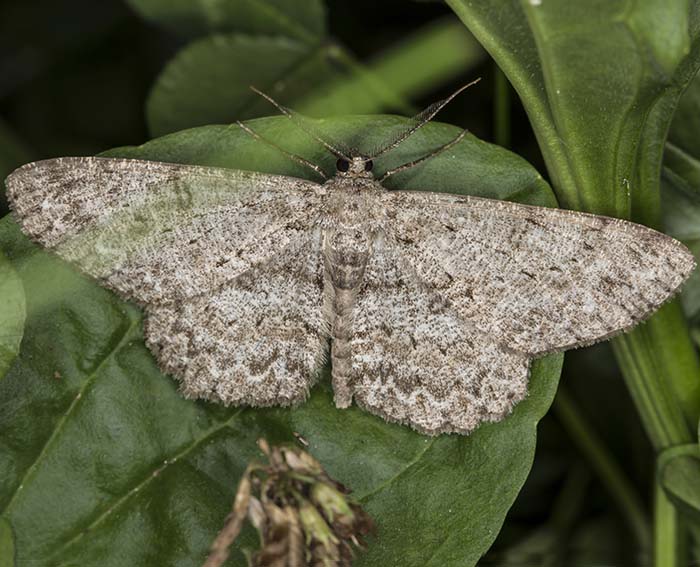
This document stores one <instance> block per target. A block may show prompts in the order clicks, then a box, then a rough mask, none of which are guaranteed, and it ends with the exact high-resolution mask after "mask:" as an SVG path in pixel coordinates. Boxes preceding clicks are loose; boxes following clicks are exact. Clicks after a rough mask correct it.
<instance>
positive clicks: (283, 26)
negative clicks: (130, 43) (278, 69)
mask: <svg viewBox="0 0 700 567" xmlns="http://www.w3.org/2000/svg"><path fill="white" fill-rule="evenodd" d="M127 2H128V3H129V5H131V7H132V8H133V9H134V10H136V11H137V12H138V13H139V14H141V16H143V17H144V18H146V19H148V20H151V21H153V22H156V23H158V24H161V25H163V26H165V27H168V28H170V29H173V30H175V31H176V32H178V33H180V34H183V35H187V36H195V35H203V34H207V33H211V32H230V31H236V32H242V33H251V34H265V35H283V36H286V37H292V38H296V39H299V40H302V41H307V42H311V41H314V40H315V39H318V38H319V37H321V35H322V34H323V33H324V31H325V7H324V4H323V2H322V1H321V0H208V1H207V2H192V1H191V0H127Z"/></svg>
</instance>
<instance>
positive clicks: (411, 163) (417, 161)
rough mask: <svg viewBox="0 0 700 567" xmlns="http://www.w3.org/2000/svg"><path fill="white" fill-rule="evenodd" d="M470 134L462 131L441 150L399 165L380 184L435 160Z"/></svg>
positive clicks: (386, 174) (381, 179) (385, 175)
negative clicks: (402, 172) (400, 173)
mask: <svg viewBox="0 0 700 567" xmlns="http://www.w3.org/2000/svg"><path fill="white" fill-rule="evenodd" d="M468 133H469V130H466V129H465V130H462V131H461V132H460V133H459V134H458V135H457V136H455V137H454V138H453V139H452V140H450V141H449V142H447V143H446V144H444V145H442V146H440V147H439V148H437V149H435V150H433V151H432V152H430V153H429V154H428V155H425V156H423V157H421V158H418V159H414V160H413V161H409V162H408V163H404V164H403V165H399V166H398V167H395V168H394V169H390V170H389V171H387V172H386V173H385V174H384V175H382V176H381V177H380V178H379V182H380V183H382V182H383V181H384V180H385V179H387V178H388V177H391V176H392V175H394V174H396V173H399V172H400V171H405V170H407V169H410V168H411V167H414V166H416V165H418V164H420V163H423V162H424V161H427V160H429V159H432V158H434V157H435V156H436V155H438V154H441V153H442V152H444V151H445V150H449V149H450V148H451V147H452V146H454V145H455V144H457V143H459V142H461V141H462V138H464V136H466V135H467V134H468Z"/></svg>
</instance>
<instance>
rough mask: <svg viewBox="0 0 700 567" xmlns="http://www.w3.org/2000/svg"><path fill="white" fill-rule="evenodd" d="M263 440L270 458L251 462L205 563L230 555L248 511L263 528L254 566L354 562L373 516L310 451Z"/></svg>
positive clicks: (211, 565)
mask: <svg viewBox="0 0 700 567" xmlns="http://www.w3.org/2000/svg"><path fill="white" fill-rule="evenodd" d="M258 445H259V447H260V449H261V450H262V452H263V453H264V454H265V456H266V457H267V460H268V463H267V464H262V463H251V464H250V465H248V468H247V469H246V471H245V473H244V474H243V478H242V479H241V481H240V483H239V485H238V491H237V493H236V498H235V500H234V503H233V509H232V511H231V513H230V514H229V515H228V517H227V518H226V523H225V525H224V527H223V529H222V530H221V532H220V533H219V535H218V536H217V537H216V539H215V540H214V543H213V544H212V547H211V552H210V554H209V557H208V559H207V561H206V563H205V564H204V567H218V566H220V565H222V564H223V563H224V561H226V558H227V557H228V554H229V552H228V550H229V547H230V545H231V544H232V543H233V541H234V540H235V539H236V537H237V536H238V533H239V532H240V530H241V527H242V526H243V522H244V521H245V519H246V517H247V518H248V519H249V520H250V522H251V523H252V524H253V526H254V527H255V528H256V529H257V530H258V532H259V533H260V550H259V551H257V552H256V553H255V554H253V555H252V556H251V558H250V565H251V567H305V566H309V567H339V566H340V567H343V566H349V565H350V564H351V561H352V558H353V547H357V548H363V547H364V541H363V537H364V536H365V535H367V534H368V533H369V532H370V531H372V529H373V523H372V520H371V518H370V517H369V516H368V515H367V514H366V513H365V512H364V510H362V508H360V506H359V505H358V504H356V503H355V502H352V501H351V500H349V499H348V496H347V495H348V494H349V492H350V491H349V490H348V489H347V488H345V487H344V486H343V485H342V484H340V483H339V482H337V481H335V480H333V479H332V478H331V477H330V476H328V474H327V473H326V471H325V470H324V469H323V467H322V466H321V463H319V462H318V461H317V460H316V459H314V458H313V457H312V456H311V455H310V454H309V453H307V452H305V451H303V450H301V449H299V448H292V447H270V446H269V445H268V443H267V442H266V441H265V440H264V439H261V440H259V441H258Z"/></svg>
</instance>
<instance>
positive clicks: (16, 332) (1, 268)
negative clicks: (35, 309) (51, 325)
mask: <svg viewBox="0 0 700 567" xmlns="http://www.w3.org/2000/svg"><path fill="white" fill-rule="evenodd" d="M25 316H26V314H25V305H24V289H23V288H22V282H21V280H20V279H19V277H18V276H17V274H16V273H15V270H14V269H13V268H12V265H11V264H10V262H9V261H8V259H7V258H6V257H5V255H4V254H3V253H2V247H0V380H1V379H2V378H3V376H5V374H6V373H7V371H8V369H9V368H10V366H11V365H12V362H13V361H14V359H15V357H16V356H17V354H18V353H19V345H20V342H22V332H23V331H24V319H25Z"/></svg>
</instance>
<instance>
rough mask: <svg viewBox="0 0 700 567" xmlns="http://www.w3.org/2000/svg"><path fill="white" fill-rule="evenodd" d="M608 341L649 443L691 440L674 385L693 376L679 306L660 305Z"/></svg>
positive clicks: (662, 444) (663, 444)
mask: <svg viewBox="0 0 700 567" xmlns="http://www.w3.org/2000/svg"><path fill="white" fill-rule="evenodd" d="M612 345H613V349H614V351H615V355H616V357H617V361H618V363H619V365H620V369H621V370H622V375H623V376H624V378H625V381H626V383H627V387H628V388H629V391H630V393H631V395H632V398H633V399H634V402H635V404H636V406H637V410H638V411H639V414H640V417H641V419H642V423H643V424H644V428H645V429H646V432H647V435H648V436H649V439H651V442H652V444H653V445H654V448H655V449H656V450H657V451H658V450H661V449H664V448H667V447H672V446H674V445H680V444H684V443H690V442H691V441H693V433H692V431H691V429H690V427H689V425H688V421H687V420H686V417H685V414H684V411H683V408H682V407H681V405H680V403H679V399H680V396H679V393H678V392H677V390H678V389H679V388H678V385H679V384H683V383H684V382H686V381H694V380H695V379H696V377H697V376H698V375H699V374H698V372H699V371H698V369H697V358H695V355H694V352H693V346H692V343H691V341H690V336H689V334H688V330H687V327H686V325H685V322H684V320H683V314H682V313H681V311H680V308H679V306H678V305H677V304H676V303H675V302H674V303H670V304H668V305H666V306H664V307H662V308H661V309H660V310H659V312H658V313H657V314H656V315H654V317H652V318H651V319H649V321H647V322H646V323H644V324H642V325H640V326H639V327H637V328H636V329H634V330H633V331H631V332H629V333H626V334H624V335H621V336H619V337H617V338H616V339H614V340H613V341H612ZM688 350H690V351H691V352H693V355H692V356H688V353H687V351H688ZM693 358H694V361H693ZM689 360H690V361H691V363H688V361H689ZM679 361H683V362H682V363H681V362H679ZM687 364H690V367H687ZM689 405H690V404H689Z"/></svg>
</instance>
